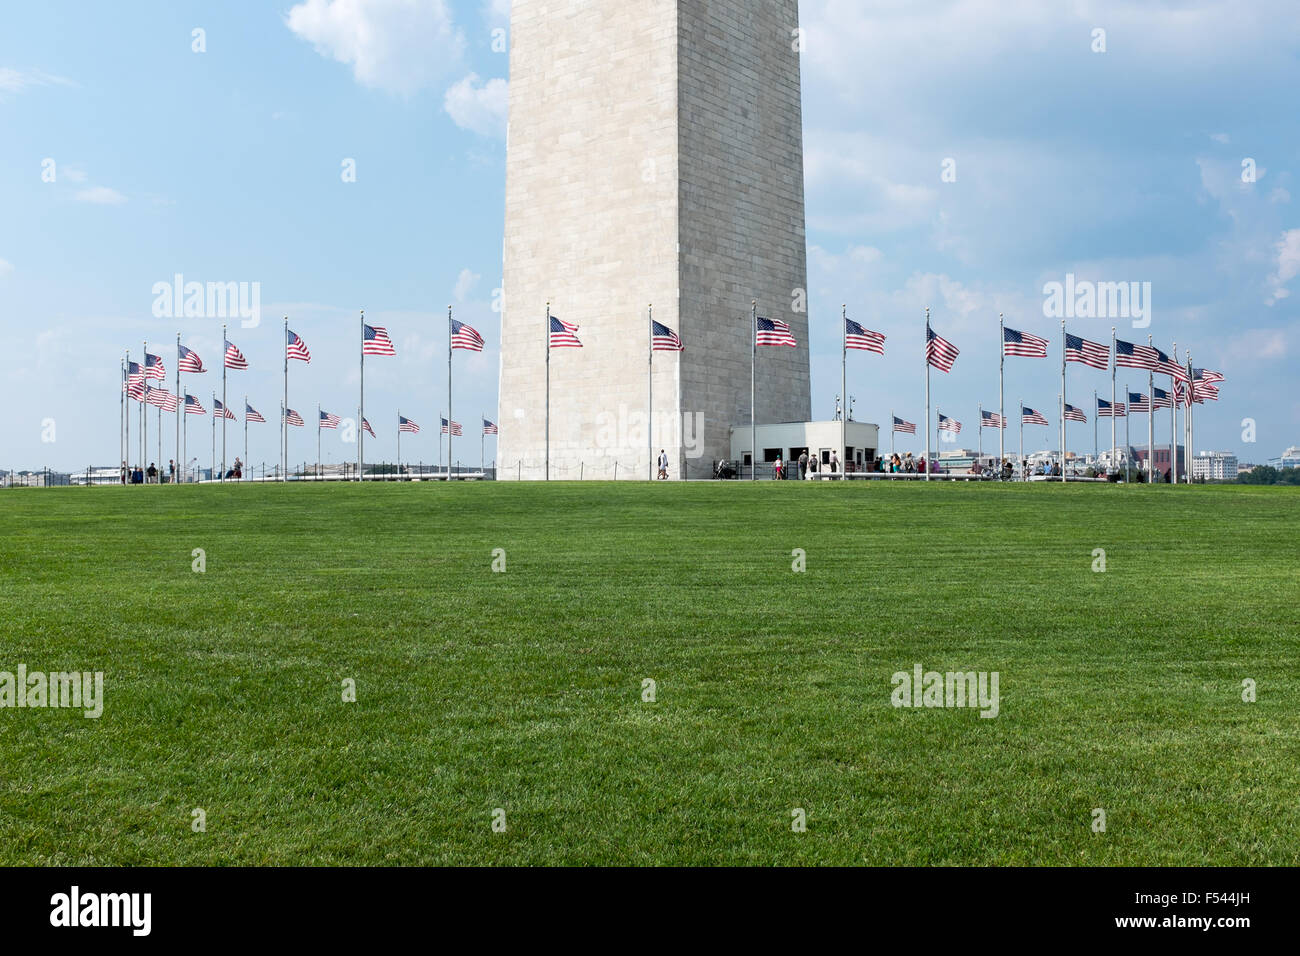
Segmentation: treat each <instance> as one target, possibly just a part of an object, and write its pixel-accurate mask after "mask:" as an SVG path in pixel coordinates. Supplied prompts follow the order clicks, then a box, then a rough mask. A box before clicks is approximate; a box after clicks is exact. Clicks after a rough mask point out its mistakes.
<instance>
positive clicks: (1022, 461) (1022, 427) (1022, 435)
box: [1016, 399, 1029, 481]
mask: <svg viewBox="0 0 1300 956" xmlns="http://www.w3.org/2000/svg"><path fill="white" fill-rule="evenodd" d="M1016 405H1017V406H1018V407H1019V409H1020V480H1021V481H1028V480H1029V476H1028V475H1026V474H1025V471H1026V469H1025V401H1024V399H1017V400H1016Z"/></svg>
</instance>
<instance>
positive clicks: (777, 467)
mask: <svg viewBox="0 0 1300 956" xmlns="http://www.w3.org/2000/svg"><path fill="white" fill-rule="evenodd" d="M784 467H785V466H784V464H783V463H782V461H781V456H780V455H777V456H776V461H774V462H772V477H774V478H775V479H776V480H777V481H781V480H782V479H783V478H785V472H784Z"/></svg>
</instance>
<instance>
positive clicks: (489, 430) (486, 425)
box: [483, 418, 497, 435]
mask: <svg viewBox="0 0 1300 956" xmlns="http://www.w3.org/2000/svg"><path fill="white" fill-rule="evenodd" d="M483 434H484V435H495V434H497V427H496V425H494V424H492V423H491V422H490V421H488V420H487V419H486V418H485V419H483Z"/></svg>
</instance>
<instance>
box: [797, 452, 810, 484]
mask: <svg viewBox="0 0 1300 956" xmlns="http://www.w3.org/2000/svg"><path fill="white" fill-rule="evenodd" d="M807 477H808V452H807V451H802V452H800V453H799V478H800V480H802V479H804V478H807Z"/></svg>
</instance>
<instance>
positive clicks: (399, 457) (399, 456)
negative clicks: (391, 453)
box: [397, 305, 452, 481]
mask: <svg viewBox="0 0 1300 956" xmlns="http://www.w3.org/2000/svg"><path fill="white" fill-rule="evenodd" d="M397 414H398V416H401V414H402V413H401V411H400V410H399V411H398V413H397ZM451 419H452V407H451V306H450V305H449V306H447V480H448V481H451V461H452V458H451ZM397 442H398V449H397V469H398V472H399V473H400V472H401V468H402V449H401V442H402V440H401V439H400V438H399V439H398V440H397Z"/></svg>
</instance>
